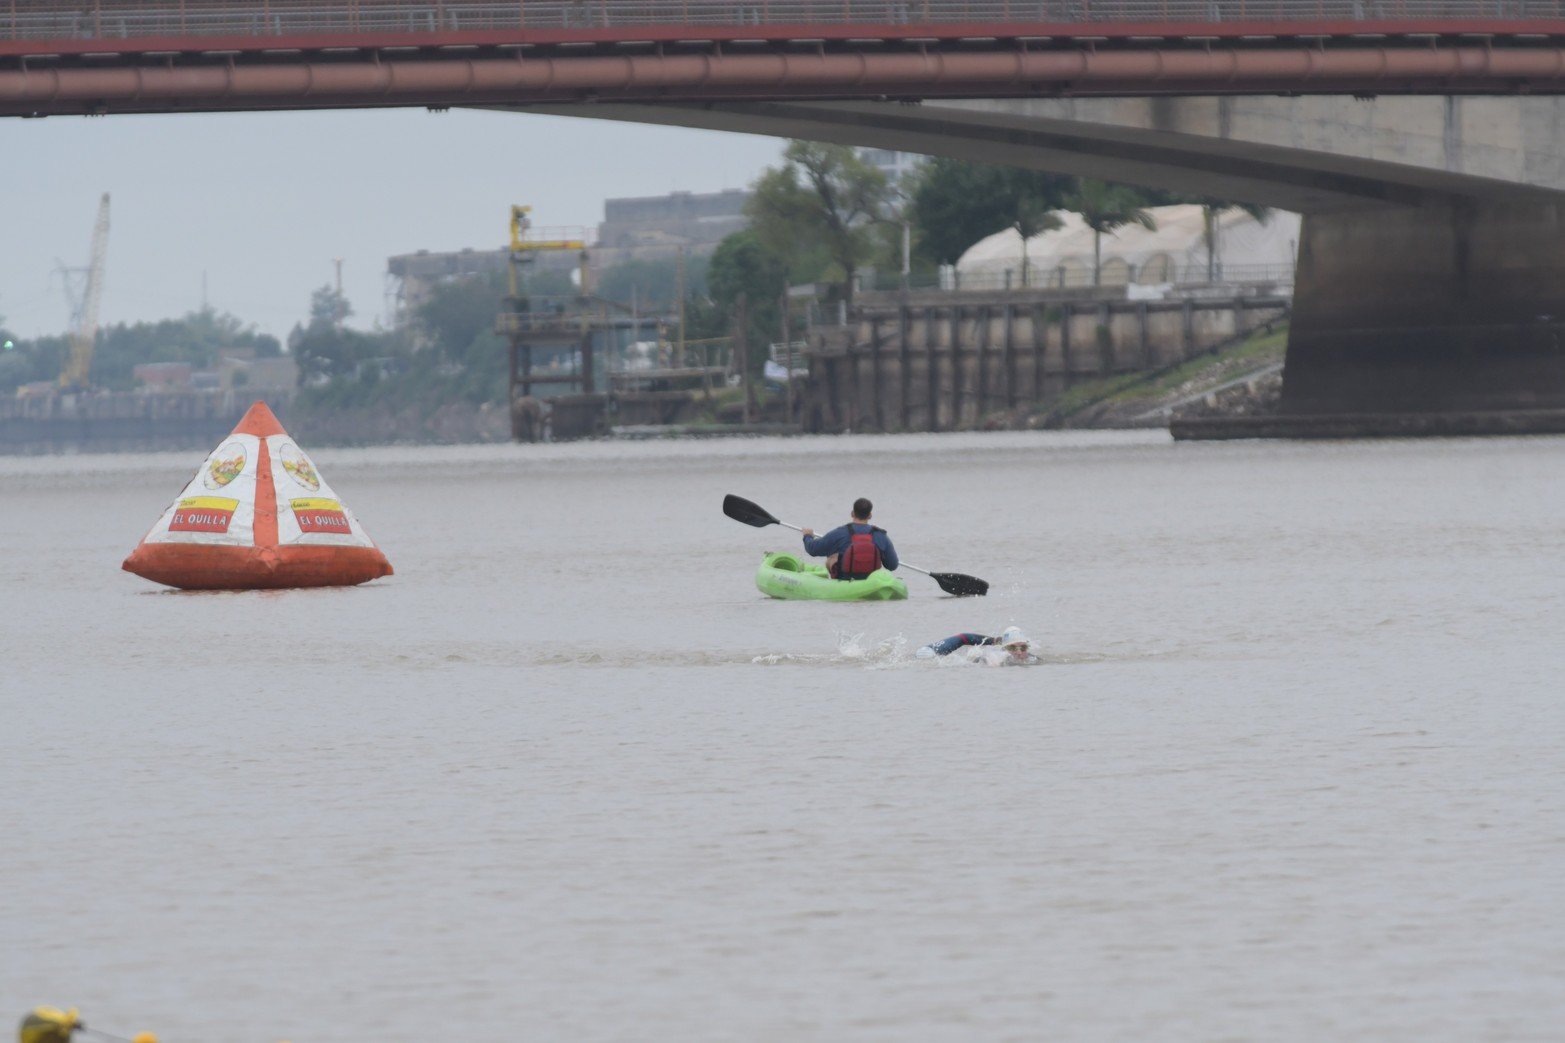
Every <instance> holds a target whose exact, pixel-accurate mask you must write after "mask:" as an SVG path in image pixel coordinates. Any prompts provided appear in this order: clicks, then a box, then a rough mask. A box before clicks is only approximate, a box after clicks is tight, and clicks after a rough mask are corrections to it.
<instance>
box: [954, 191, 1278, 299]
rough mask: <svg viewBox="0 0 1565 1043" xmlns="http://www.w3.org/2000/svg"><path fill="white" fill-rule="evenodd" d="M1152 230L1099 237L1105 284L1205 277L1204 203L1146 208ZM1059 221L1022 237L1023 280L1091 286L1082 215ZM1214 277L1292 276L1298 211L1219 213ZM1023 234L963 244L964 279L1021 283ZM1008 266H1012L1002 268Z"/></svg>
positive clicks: (1129, 228) (1127, 228)
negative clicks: (1264, 214)
mask: <svg viewBox="0 0 1565 1043" xmlns="http://www.w3.org/2000/svg"><path fill="white" fill-rule="evenodd" d="M1147 212H1148V213H1150V214H1151V215H1152V217H1153V219H1154V220H1155V221H1156V222H1157V229H1156V230H1155V231H1149V230H1148V229H1145V228H1142V227H1141V226H1140V225H1135V224H1132V225H1123V226H1121V227H1120V228H1118V229H1116V230H1115V231H1113V232H1111V233H1107V234H1105V235H1104V236H1103V271H1102V277H1101V280H1100V281H1101V283H1102V284H1103V285H1105V286H1123V285H1125V284H1127V283H1139V284H1146V285H1159V284H1167V283H1200V282H1206V281H1208V280H1207V273H1208V270H1209V269H1208V258H1207V248H1206V242H1205V238H1204V236H1203V234H1202V227H1203V221H1202V210H1201V207H1199V206H1196V205H1193V204H1183V205H1180V206H1158V207H1149V208H1148V211H1147ZM1054 216H1055V217H1056V218H1057V219H1058V220H1059V221H1060V223H1061V227H1059V228H1057V229H1055V230H1053V231H1050V232H1040V233H1039V234H1038V235H1035V236H1033V237H1032V238H1031V239H1029V240H1027V264H1026V268H1027V277H1026V282H1027V285H1031V286H1091V285H1092V264H1093V232H1092V229H1090V228H1088V227H1087V226H1086V224H1085V223H1084V222H1083V221H1082V219H1081V215H1080V214H1074V213H1069V212H1067V211H1063V210H1058V211H1055V214H1054ZM1214 238H1215V239H1216V250H1215V251H1214V252H1215V254H1216V256H1215V258H1213V259H1212V260H1213V263H1212V265H1211V270H1212V272H1213V274H1214V276H1215V278H1216V279H1217V281H1223V280H1230V281H1258V280H1262V279H1284V280H1286V279H1289V278H1291V276H1292V267H1293V261H1294V255H1295V252H1296V251H1297V249H1298V242H1299V215H1298V214H1292V213H1287V212H1286V211H1280V210H1274V211H1272V212H1271V213H1270V214H1269V215H1268V216H1267V218H1266V220H1265V221H1264V222H1262V221H1257V220H1256V219H1255V218H1254V217H1251V216H1250V215H1249V214H1247V213H1246V212H1244V211H1243V210H1238V209H1233V210H1226V211H1223V212H1222V213H1221V214H1219V215H1218V218H1217V228H1216V235H1215V237H1214ZM1022 269H1023V264H1022V241H1021V236H1020V235H1019V234H1018V233H1017V231H1016V230H1015V229H1014V228H1007V229H1006V230H1005V231H1003V232H996V233H995V234H994V235H991V236H989V237H988V238H986V239H981V240H979V241H978V242H977V243H974V244H973V245H972V246H971V247H969V248H968V250H967V252H966V253H964V254H963V255H962V257H961V260H959V261H957V263H956V270H957V273H958V275H959V277H960V278H961V282H962V285H963V286H970V287H974V288H979V287H997V286H1003V285H1010V286H1017V287H1020V286H1021V285H1022V284H1023V279H1022ZM1006 273H1009V275H1007V274H1006Z"/></svg>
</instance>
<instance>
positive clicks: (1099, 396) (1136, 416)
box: [982, 321, 1288, 430]
mask: <svg viewBox="0 0 1565 1043" xmlns="http://www.w3.org/2000/svg"><path fill="white" fill-rule="evenodd" d="M1287 348H1288V325H1287V323H1286V322H1285V321H1284V322H1279V323H1276V324H1273V325H1270V326H1267V327H1264V328H1262V329H1260V330H1257V331H1256V332H1255V333H1254V334H1252V335H1251V336H1249V337H1246V338H1244V339H1242V340H1239V341H1238V342H1236V343H1233V344H1229V345H1226V346H1223V347H1220V348H1218V349H1217V350H1215V351H1212V352H1210V353H1208V354H1205V355H1201V356H1198V357H1196V358H1193V359H1188V360H1186V361H1184V362H1181V363H1178V364H1177V365H1173V366H1167V367H1164V368H1162V369H1156V370H1149V371H1146V372H1142V373H1124V374H1120V375H1118V376H1113V377H1106V378H1102V379H1097V380H1084V381H1082V382H1080V383H1078V384H1074V385H1072V386H1071V387H1070V388H1069V389H1068V390H1067V391H1066V392H1065V393H1064V394H1063V395H1061V396H1060V397H1059V398H1058V399H1056V400H1055V401H1054V402H1052V403H1049V404H1048V405H1044V406H1033V407H1029V408H1026V409H1018V410H1008V411H998V412H994V413H990V414H988V415H987V416H985V417H984V419H983V423H982V426H983V427H984V428H985V429H986V430H1006V429H1017V430H1093V429H1121V428H1158V427H1167V426H1168V425H1169V421H1170V420H1171V419H1172V418H1174V417H1175V416H1179V417H1185V416H1260V415H1267V414H1270V413H1271V412H1273V411H1275V409H1276V407H1277V402H1278V400H1279V399H1280V397H1281V394H1282V366H1283V358H1284V355H1285V354H1286V353H1287Z"/></svg>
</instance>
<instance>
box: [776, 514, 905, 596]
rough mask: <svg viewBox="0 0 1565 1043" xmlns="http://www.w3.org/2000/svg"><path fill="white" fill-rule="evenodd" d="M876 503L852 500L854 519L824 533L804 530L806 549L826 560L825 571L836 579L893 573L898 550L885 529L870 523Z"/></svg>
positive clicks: (814, 555)
mask: <svg viewBox="0 0 1565 1043" xmlns="http://www.w3.org/2000/svg"><path fill="white" fill-rule="evenodd" d="M874 508H875V505H874V504H872V503H870V502H869V501H868V500H866V499H865V498H864V497H862V496H861V497H859V498H858V499H857V500H854V501H853V520H852V521H850V522H848V524H846V525H839V526H837V527H836V528H835V529H833V530H831V531H830V532H828V533H826V534H825V535H824V536H817V535H815V530H814V529H800V530H799V531H800V532H802V533H804V552H805V553H806V554H809V555H811V556H812V557H816V558H825V559H826V571H827V572H828V573H830V574H831V576H832V578H833V579H863V578H864V577H866V576H868V575H869V574H870V573H871V572H874V571H875V570H876V569H880V568H884V569H888V570H890V571H892V572H895V571H896V568H897V549H896V548H895V547H893V546H892V545H891V537H890V536H888V535H886V530H885V529H882V528H879V527H877V526H874V525H871V524H870V523H869V516H870V512H871V511H872V510H874Z"/></svg>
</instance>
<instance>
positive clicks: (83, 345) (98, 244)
mask: <svg viewBox="0 0 1565 1043" xmlns="http://www.w3.org/2000/svg"><path fill="white" fill-rule="evenodd" d="M108 249H109V194H108V193H107V192H105V193H103V199H102V200H100V201H99V203H98V223H97V224H96V225H94V226H93V229H92V260H91V262H90V263H89V264H88V265H87V284H86V286H85V287H83V289H82V295H81V298H80V299H79V301H77V302H76V305H77V306H76V307H75V308H74V309H73V314H72V316H71V319H72V322H71V354H70V358H68V359H67V360H66V362H65V369H64V370H63V371H62V372H61V373H60V387H61V388H62V389H64V390H68V391H79V390H82V389H83V388H85V387H87V372H88V370H90V369H91V368H92V349H93V347H94V346H95V345H96V344H97V341H98V305H99V304H100V303H101V302H102V300H103V259H104V256H105V255H106V254H107V253H108Z"/></svg>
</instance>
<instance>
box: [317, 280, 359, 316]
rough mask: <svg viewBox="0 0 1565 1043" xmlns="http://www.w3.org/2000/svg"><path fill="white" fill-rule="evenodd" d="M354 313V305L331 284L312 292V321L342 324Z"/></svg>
mask: <svg viewBox="0 0 1565 1043" xmlns="http://www.w3.org/2000/svg"><path fill="white" fill-rule="evenodd" d="M352 314H353V306H352V305H351V304H349V303H348V298H346V297H344V296H343V295H342V294H340V293H338V292H337V291H336V290H334V289H332V288H331V287H330V286H322V287H321V288H320V289H318V290H316V291H315V292H314V293H312V294H310V322H311V323H312V324H313V323H315V322H329V323H332V324H333V325H340V324H341V322H342V320H343V319H346V318H347V317H348V316H349V315H352Z"/></svg>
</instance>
